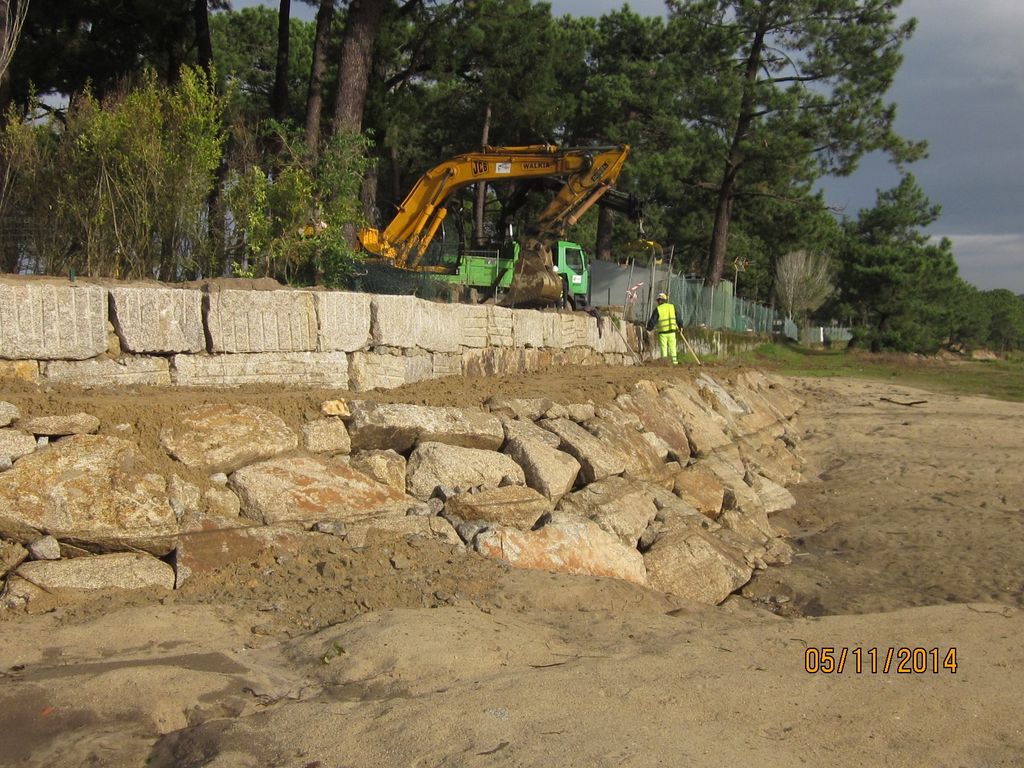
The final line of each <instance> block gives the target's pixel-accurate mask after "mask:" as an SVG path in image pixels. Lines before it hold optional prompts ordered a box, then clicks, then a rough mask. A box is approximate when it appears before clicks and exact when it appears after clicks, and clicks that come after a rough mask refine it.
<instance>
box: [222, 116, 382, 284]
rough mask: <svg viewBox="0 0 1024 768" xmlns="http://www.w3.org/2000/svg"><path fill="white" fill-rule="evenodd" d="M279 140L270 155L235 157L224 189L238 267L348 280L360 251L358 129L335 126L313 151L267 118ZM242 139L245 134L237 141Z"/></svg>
mask: <svg viewBox="0 0 1024 768" xmlns="http://www.w3.org/2000/svg"><path fill="white" fill-rule="evenodd" d="M268 125H269V133H270V137H269V138H270V139H271V140H272V142H273V143H274V144H276V145H277V146H278V147H280V150H279V151H278V152H277V153H276V155H274V156H273V157H272V158H271V160H273V161H276V163H277V166H276V167H275V168H272V169H268V168H265V167H264V166H266V165H268V164H269V163H268V160H267V159H259V160H253V161H249V162H242V163H239V166H240V167H238V168H237V169H236V170H234V171H232V172H231V173H230V174H229V177H228V182H227V192H226V194H225V199H226V204H227V209H228V212H229V218H230V221H231V226H232V228H233V234H234V240H235V242H236V244H237V245H236V247H237V248H238V249H239V250H240V251H241V254H240V261H239V266H238V269H240V270H245V271H246V273H247V274H250V273H251V274H254V275H255V276H259V277H264V276H266V277H275V278H277V279H279V280H282V281H283V282H287V283H296V282H300V283H308V282H316V283H322V284H325V285H328V286H331V287H338V286H344V285H347V284H348V283H349V281H350V279H351V275H352V268H353V264H354V263H355V261H356V259H357V258H358V254H357V251H356V249H355V247H354V244H353V234H354V231H355V228H356V227H357V226H358V225H359V224H360V223H361V222H362V211H361V208H360V204H359V190H360V185H361V183H362V175H363V172H364V171H365V169H366V163H367V161H366V142H365V140H364V139H363V137H362V136H359V135H353V134H345V133H339V134H336V135H335V136H333V137H331V138H330V139H328V140H327V141H325V142H324V143H323V144H322V145H321V147H320V153H319V154H318V155H317V156H313V155H311V154H310V153H309V152H308V151H307V149H306V145H305V143H304V142H303V141H302V138H301V136H300V135H299V134H298V133H297V132H296V131H292V130H290V129H288V128H287V127H286V126H283V125H281V124H278V123H273V122H271V123H269V124H268ZM242 143H244V142H242Z"/></svg>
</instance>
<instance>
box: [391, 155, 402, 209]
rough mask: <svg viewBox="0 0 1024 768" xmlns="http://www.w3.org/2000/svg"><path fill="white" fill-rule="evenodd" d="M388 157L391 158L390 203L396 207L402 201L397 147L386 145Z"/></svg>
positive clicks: (400, 171) (399, 161)
mask: <svg viewBox="0 0 1024 768" xmlns="http://www.w3.org/2000/svg"><path fill="white" fill-rule="evenodd" d="M388 158H389V159H390V160H391V205H392V207H397V206H398V204H399V203H401V202H402V164H401V159H400V158H399V157H398V147H393V146H392V147H388Z"/></svg>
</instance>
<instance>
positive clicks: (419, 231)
mask: <svg viewBox="0 0 1024 768" xmlns="http://www.w3.org/2000/svg"><path fill="white" fill-rule="evenodd" d="M628 155H629V146H628V145H620V146H612V147H587V148H578V149H577V148H568V149H559V148H557V147H555V146H552V145H549V144H541V145H536V146H526V147H487V148H486V150H485V151H483V152H469V153H466V154H463V155H458V156H456V157H453V158H451V159H450V160H446V161H445V162H443V163H441V164H440V165H437V166H435V167H434V168H431V169H430V170H429V171H427V172H426V173H425V174H423V176H421V177H420V179H419V181H417V182H416V184H415V186H413V188H412V190H411V191H410V192H409V194H408V195H407V196H406V198H405V200H404V201H403V202H402V204H401V205H400V206H399V208H398V212H397V213H396V214H395V217H394V219H392V221H391V223H390V224H388V226H387V227H386V228H385V229H384V230H383V231H379V230H376V229H364V230H363V231H362V232H361V233H360V236H359V239H360V242H361V243H362V246H363V248H364V249H366V250H367V251H368V252H370V253H372V254H374V255H376V256H379V257H382V258H385V259H389V260H391V261H393V262H394V264H395V266H396V267H399V268H401V269H410V268H411V269H416V268H417V266H418V263H419V260H420V258H422V255H423V253H425V251H426V249H427V246H429V245H430V243H431V241H432V240H433V239H434V236H435V234H436V233H437V230H438V228H439V227H440V225H441V222H442V220H443V219H444V216H445V214H446V213H447V210H446V207H445V203H446V201H447V200H448V198H449V197H451V195H452V193H454V192H455V191H456V190H458V189H459V188H461V187H464V186H466V185H468V184H475V183H478V182H487V181H501V180H518V179H531V178H545V177H555V178H564V179H565V183H564V185H563V186H562V188H561V190H560V191H559V193H558V195H557V196H556V197H555V199H554V200H552V201H551V202H550V203H549V204H548V206H547V207H546V208H545V209H544V211H543V212H542V213H541V214H540V216H539V217H538V220H537V228H538V230H539V234H540V235H541V236H544V237H555V236H559V235H561V233H562V232H564V230H565V228H566V227H567V226H569V225H571V224H573V223H575V222H576V221H577V220H578V219H579V217H580V216H582V215H583V213H585V212H586V210H587V209H589V208H590V207H591V206H592V205H593V204H594V203H596V202H597V200H598V199H599V198H600V197H601V195H602V194H604V192H606V191H607V190H608V189H609V188H610V187H611V185H612V184H614V183H615V180H616V178H618V176H619V173H620V172H621V171H622V166H623V164H624V163H625V161H626V157H627V156H628Z"/></svg>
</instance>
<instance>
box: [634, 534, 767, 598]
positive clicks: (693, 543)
mask: <svg viewBox="0 0 1024 768" xmlns="http://www.w3.org/2000/svg"><path fill="white" fill-rule="evenodd" d="M707 524H708V525H711V526H713V525H714V524H713V523H710V521H707ZM643 559H644V565H645V566H646V568H647V575H648V578H649V579H650V584H651V586H652V587H654V588H655V589H659V590H661V591H662V592H670V593H672V594H674V595H679V596H680V597H685V598H687V599H689V600H693V601H695V602H698V603H703V604H705V605H718V604H719V603H721V602H722V601H723V600H725V598H727V597H728V596H729V595H730V594H732V593H733V592H735V591H736V590H737V589H739V588H740V587H742V586H743V585H744V584H746V583H747V582H748V581H750V577H751V575H752V574H753V568H752V567H751V566H750V565H749V564H748V562H747V559H746V557H745V556H744V553H743V551H741V550H740V549H738V548H736V547H733V546H730V545H729V544H727V543H725V542H723V541H722V540H721V539H720V538H718V537H716V536H715V534H714V532H713V531H710V530H708V529H706V528H704V527H702V526H701V525H699V524H694V523H693V522H689V521H677V522H675V523H674V524H672V525H670V526H668V527H667V528H665V529H663V530H662V531H661V532H660V533H659V535H658V538H657V539H656V541H655V542H654V544H653V545H652V546H651V547H650V549H648V550H647V552H645V553H644V555H643Z"/></svg>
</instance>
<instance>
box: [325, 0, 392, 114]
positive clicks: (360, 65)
mask: <svg viewBox="0 0 1024 768" xmlns="http://www.w3.org/2000/svg"><path fill="white" fill-rule="evenodd" d="M388 2H389V0H352V3H351V5H349V8H348V16H347V17H346V20H345V37H344V39H343V41H342V44H341V63H340V65H339V67H338V91H337V94H336V95H335V99H334V119H333V120H332V121H331V128H332V130H333V131H334V132H335V133H337V132H338V131H341V130H345V129H347V130H350V131H352V132H354V133H359V132H360V131H361V130H362V129H363V109H364V107H365V106H366V92H367V90H368V89H369V85H370V72H371V65H372V63H373V45H374V42H375V41H376V39H377V30H378V29H379V28H380V22H381V17H382V16H383V15H384V9H385V8H386V7H387V4H388Z"/></svg>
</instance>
